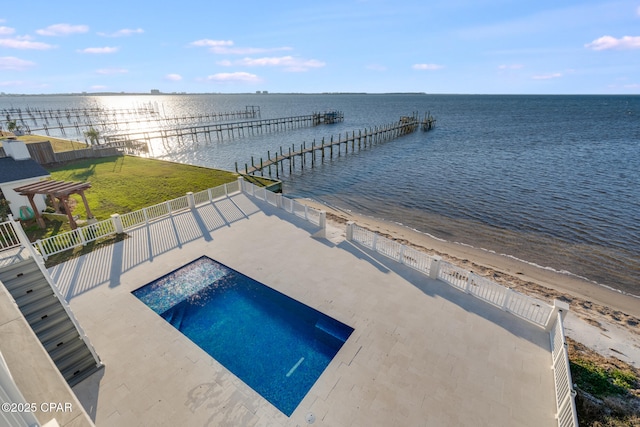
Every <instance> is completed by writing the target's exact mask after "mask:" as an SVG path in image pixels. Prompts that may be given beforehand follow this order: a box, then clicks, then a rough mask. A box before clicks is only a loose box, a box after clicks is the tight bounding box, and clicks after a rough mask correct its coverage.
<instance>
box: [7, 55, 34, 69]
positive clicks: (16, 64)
mask: <svg viewBox="0 0 640 427" xmlns="http://www.w3.org/2000/svg"><path fill="white" fill-rule="evenodd" d="M34 65H36V63H35V62H31V61H27V60H24V59H20V58H16V57H15V56H2V57H0V70H26V69H27V68H29V67H33V66H34Z"/></svg>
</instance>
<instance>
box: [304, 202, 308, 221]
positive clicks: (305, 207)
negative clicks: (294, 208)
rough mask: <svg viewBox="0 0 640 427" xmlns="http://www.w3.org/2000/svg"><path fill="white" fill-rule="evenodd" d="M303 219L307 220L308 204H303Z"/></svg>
mask: <svg viewBox="0 0 640 427" xmlns="http://www.w3.org/2000/svg"><path fill="white" fill-rule="evenodd" d="M304 219H305V221H309V206H307V205H304Z"/></svg>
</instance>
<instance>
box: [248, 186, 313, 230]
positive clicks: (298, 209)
mask: <svg viewBox="0 0 640 427" xmlns="http://www.w3.org/2000/svg"><path fill="white" fill-rule="evenodd" d="M239 182H241V183H242V184H241V185H242V192H243V193H245V194H247V195H249V196H252V197H255V198H256V199H258V200H263V201H265V202H267V203H269V204H270V205H272V206H275V207H277V208H280V209H283V210H285V211H286V212H289V213H291V214H294V215H295V216H297V217H299V218H303V219H304V220H306V221H309V222H310V223H311V224H313V225H317V226H318V227H321V228H324V227H325V225H326V213H325V212H324V211H320V210H318V209H314V208H310V207H309V206H307V205H304V204H302V203H300V202H297V201H295V200H293V199H289V198H287V197H284V196H283V195H282V194H280V193H274V192H272V191H269V190H267V189H266V188H264V187H258V186H257V185H254V184H252V183H250V182H247V181H241V180H239Z"/></svg>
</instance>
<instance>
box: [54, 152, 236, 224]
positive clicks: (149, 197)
mask: <svg viewBox="0 0 640 427" xmlns="http://www.w3.org/2000/svg"><path fill="white" fill-rule="evenodd" d="M49 172H51V177H52V178H53V179H57V180H64V181H89V182H90V183H91V188H90V189H89V190H87V191H86V192H85V195H86V197H87V201H88V203H89V208H90V209H91V212H92V213H93V215H94V216H95V217H96V218H97V219H98V220H101V219H107V218H109V217H110V215H111V214H114V213H120V214H123V213H126V212H131V211H135V210H138V209H142V208H144V207H147V206H151V205H155V204H157V203H160V202H163V201H166V200H171V199H175V198H176V197H180V196H184V195H185V194H186V193H187V192H189V191H192V192H194V193H195V192H198V191H202V190H206V189H207V188H211V187H217V186H218V185H222V184H225V183H228V182H233V181H235V180H237V179H238V175H237V174H235V173H233V172H228V171H223V170H219V169H208V168H203V167H198V166H190V165H184V164H179V163H172V162H165V161H161V160H154V159H145V158H141V157H133V156H121V157H106V158H103V159H89V160H85V161H80V162H75V163H73V164H69V165H66V166H63V167H60V168H55V169H51V170H50V171H49ZM73 197H74V198H75V200H76V207H75V210H74V211H73V213H74V215H79V216H80V217H81V218H86V212H85V208H84V205H83V203H82V199H81V198H80V196H73Z"/></svg>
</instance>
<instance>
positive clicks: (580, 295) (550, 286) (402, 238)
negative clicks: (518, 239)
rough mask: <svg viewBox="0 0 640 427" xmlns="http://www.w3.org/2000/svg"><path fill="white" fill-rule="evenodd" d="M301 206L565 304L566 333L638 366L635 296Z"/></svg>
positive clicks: (332, 223) (389, 225) (639, 319)
mask: <svg viewBox="0 0 640 427" xmlns="http://www.w3.org/2000/svg"><path fill="white" fill-rule="evenodd" d="M299 201H300V202H302V203H305V204H307V205H309V206H310V207H314V208H316V209H321V210H324V211H326V212H327V222H328V226H329V227H334V228H342V229H344V224H345V223H346V222H347V221H354V222H356V223H357V224H358V225H360V226H362V227H365V228H367V229H369V230H371V231H375V232H377V233H379V234H380V235H383V236H385V237H388V238H391V239H394V240H396V241H398V242H400V243H403V244H405V245H408V246H411V247H414V248H416V249H419V250H422V251H425V252H427V253H429V254H435V255H439V256H441V257H442V258H443V259H445V260H446V261H448V262H451V263H452V264H455V265H458V266H460V267H462V268H465V269H467V270H471V271H473V272H474V273H476V274H479V275H481V276H484V277H488V278H491V279H492V280H493V281H495V282H497V283H500V284H502V285H504V286H507V287H509V288H512V289H514V290H516V291H518V292H522V293H525V294H528V295H532V296H535V297H537V298H539V299H541V300H543V301H546V302H549V303H552V302H553V300H554V299H561V300H564V301H567V302H568V303H569V304H570V309H571V312H570V313H569V315H568V317H567V320H566V325H565V328H566V331H567V335H569V336H570V337H571V338H573V339H575V340H576V341H579V342H582V343H583V344H585V345H587V346H588V347H590V348H592V349H593V350H595V351H597V352H598V353H600V354H602V355H604V356H613V357H617V358H619V359H621V360H623V361H625V362H628V363H630V364H632V365H634V366H636V367H640V298H637V297H634V296H630V295H626V294H623V293H621V292H617V291H615V290H612V289H609V288H607V287H604V286H601V285H598V284H596V283H593V282H589V281H587V280H584V279H581V278H579V277H575V276H572V275H570V274H565V273H560V272H557V271H553V270H551V269H546V268H543V267H540V266H536V265H532V264H529V263H526V262H524V261H521V260H518V259H515V258H513V257H509V256H506V255H502V254H498V253H495V252H491V251H487V250H483V249H479V248H474V247H471V246H468V245H463V244H460V243H454V242H448V241H444V240H441V239H436V238H434V237H432V236H429V235H427V234H424V233H420V232H418V231H415V230H412V229H410V228H408V227H405V226H402V225H400V224H396V223H393V222H389V221H384V220H380V219H376V218H372V217H368V216H364V215H359V214H357V213H353V212H350V211H345V210H342V209H338V208H333V207H330V206H327V205H324V204H322V203H319V202H317V201H314V200H310V199H302V200H299Z"/></svg>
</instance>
